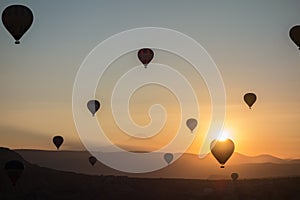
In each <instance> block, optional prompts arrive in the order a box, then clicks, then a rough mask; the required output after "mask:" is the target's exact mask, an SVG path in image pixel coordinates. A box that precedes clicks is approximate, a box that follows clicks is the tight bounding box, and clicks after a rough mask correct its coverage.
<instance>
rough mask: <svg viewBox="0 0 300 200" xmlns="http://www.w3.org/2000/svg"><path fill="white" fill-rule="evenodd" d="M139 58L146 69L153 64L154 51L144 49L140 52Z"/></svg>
mask: <svg viewBox="0 0 300 200" xmlns="http://www.w3.org/2000/svg"><path fill="white" fill-rule="evenodd" d="M137 55H138V58H139V60H140V61H141V63H143V65H144V66H145V68H147V65H148V64H149V63H150V62H151V60H152V59H153V57H154V52H153V51H152V49H149V48H143V49H140V50H139V51H138V54H137Z"/></svg>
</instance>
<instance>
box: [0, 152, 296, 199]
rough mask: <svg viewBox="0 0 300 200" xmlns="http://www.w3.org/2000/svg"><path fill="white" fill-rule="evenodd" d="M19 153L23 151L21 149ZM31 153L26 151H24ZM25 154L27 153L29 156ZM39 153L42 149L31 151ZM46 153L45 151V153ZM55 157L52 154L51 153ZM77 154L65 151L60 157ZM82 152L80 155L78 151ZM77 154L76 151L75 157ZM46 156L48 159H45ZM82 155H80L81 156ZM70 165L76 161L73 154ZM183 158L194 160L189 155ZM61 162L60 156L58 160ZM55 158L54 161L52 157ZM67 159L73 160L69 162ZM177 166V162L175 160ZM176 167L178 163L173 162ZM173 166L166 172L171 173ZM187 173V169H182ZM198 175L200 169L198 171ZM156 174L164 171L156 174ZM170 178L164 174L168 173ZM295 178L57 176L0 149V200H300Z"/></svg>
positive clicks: (54, 171) (174, 167)
mask: <svg viewBox="0 0 300 200" xmlns="http://www.w3.org/2000/svg"><path fill="white" fill-rule="evenodd" d="M23 152H24V151H23ZM29 152H30V151H29ZM29 152H28V151H27V153H29ZM34 152H36V153H41V151H34ZM44 153H45V152H44ZM46 153H49V154H50V155H54V157H56V156H59V155H58V154H57V153H62V152H57V153H54V154H52V153H51V152H46ZM77 153H79V152H64V153H63V156H67V155H69V154H72V155H76V154H77ZM81 153H83V154H84V152H81ZM79 154H80V153H79ZM50 155H47V156H50ZM84 157H85V155H84ZM73 158H76V159H75V161H74V160H73V162H76V163H77V162H78V160H77V156H74V157H73ZM183 158H184V159H188V160H190V159H196V158H195V157H194V156H192V155H187V156H184V157H183ZM60 159H62V157H60ZM9 160H19V161H21V162H23V163H24V165H25V169H24V172H23V174H22V176H21V177H20V179H19V180H18V181H17V184H16V186H12V184H11V182H10V180H9V178H8V176H7V174H6V171H5V170H4V165H5V163H6V162H7V161H9ZM54 160H55V159H54ZM71 160H72V159H71ZM178 162H179V161H178ZM177 164H178V163H177ZM172 168H173V169H176V168H177V167H176V163H174V165H171V166H170V169H164V170H167V171H169V172H167V171H165V173H171V174H172V173H173V171H172V170H173V169H172ZM185 171H189V170H185ZM199 171H201V168H200V169H199ZM160 173H161V174H162V173H164V172H163V171H160ZM171 174H169V175H171ZM299 185H300V177H298V178H297V177H294V178H276V179H252V180H237V181H235V182H234V181H231V180H195V179H194V180H192V179H162V178H156V179H153V178H152V179H147V178H130V177H127V176H95V175H94V176H92V175H83V174H78V173H74V172H62V171H58V170H53V169H49V168H45V167H39V166H38V165H35V164H31V163H30V162H28V161H26V160H24V159H23V157H22V156H20V155H19V154H18V153H16V152H14V151H12V150H9V149H7V148H0V200H8V199H9V200H21V199H22V200H38V199H51V200H77V199H78V200H82V199H143V200H153V199H172V200H177V199H180V200H182V199H190V200H192V199H210V200H220V199H233V200H234V199H292V200H296V199H300V194H299V191H298V190H299Z"/></svg>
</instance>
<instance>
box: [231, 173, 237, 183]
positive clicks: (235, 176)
mask: <svg viewBox="0 0 300 200" xmlns="http://www.w3.org/2000/svg"><path fill="white" fill-rule="evenodd" d="M238 177H239V174H238V173H232V174H231V179H232V180H233V181H236V180H237V179H238Z"/></svg>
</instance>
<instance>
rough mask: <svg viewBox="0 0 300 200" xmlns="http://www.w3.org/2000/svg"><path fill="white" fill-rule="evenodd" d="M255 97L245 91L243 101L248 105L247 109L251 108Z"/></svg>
mask: <svg viewBox="0 0 300 200" xmlns="http://www.w3.org/2000/svg"><path fill="white" fill-rule="evenodd" d="M256 99H257V97H256V95H255V94H254V93H247V94H245V95H244V101H245V102H246V104H247V105H248V106H249V109H251V107H252V106H253V104H254V103H255V101H256Z"/></svg>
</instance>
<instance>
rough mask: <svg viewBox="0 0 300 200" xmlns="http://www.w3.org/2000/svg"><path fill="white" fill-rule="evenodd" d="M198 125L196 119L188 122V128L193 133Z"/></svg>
mask: <svg viewBox="0 0 300 200" xmlns="http://www.w3.org/2000/svg"><path fill="white" fill-rule="evenodd" d="M197 124H198V122H197V120H196V119H194V118H190V119H188V120H187V121H186V126H187V127H188V128H189V129H190V130H191V133H192V132H193V130H194V129H195V128H196V127H197Z"/></svg>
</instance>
